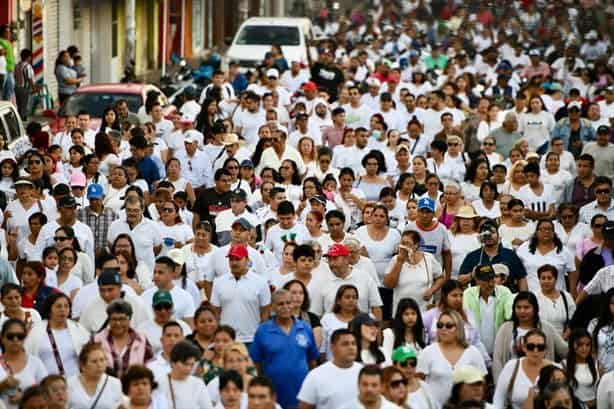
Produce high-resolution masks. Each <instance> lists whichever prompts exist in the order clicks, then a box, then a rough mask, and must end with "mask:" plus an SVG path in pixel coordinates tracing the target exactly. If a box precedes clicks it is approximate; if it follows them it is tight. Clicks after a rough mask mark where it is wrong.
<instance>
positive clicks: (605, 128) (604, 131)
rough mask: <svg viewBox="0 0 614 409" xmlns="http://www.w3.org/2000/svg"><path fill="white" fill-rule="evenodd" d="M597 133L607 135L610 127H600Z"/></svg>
mask: <svg viewBox="0 0 614 409" xmlns="http://www.w3.org/2000/svg"><path fill="white" fill-rule="evenodd" d="M597 133H604V134H609V133H610V127H609V126H607V125H601V126H600V127H599V128H597Z"/></svg>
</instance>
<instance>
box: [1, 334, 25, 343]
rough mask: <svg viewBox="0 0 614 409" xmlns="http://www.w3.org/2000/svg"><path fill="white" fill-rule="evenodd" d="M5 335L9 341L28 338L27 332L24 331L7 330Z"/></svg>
mask: <svg viewBox="0 0 614 409" xmlns="http://www.w3.org/2000/svg"><path fill="white" fill-rule="evenodd" d="M5 337H6V339H8V340H9V341H23V340H24V339H26V334H25V333H23V332H7V333H6V335H5Z"/></svg>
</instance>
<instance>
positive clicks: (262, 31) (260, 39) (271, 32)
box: [237, 26, 301, 46]
mask: <svg viewBox="0 0 614 409" xmlns="http://www.w3.org/2000/svg"><path fill="white" fill-rule="evenodd" d="M273 44H279V45H282V46H284V45H291V46H297V45H300V44H301V40H300V34H299V31H298V28H297V27H290V26H245V27H243V30H241V33H240V34H239V38H238V39H237V45H273Z"/></svg>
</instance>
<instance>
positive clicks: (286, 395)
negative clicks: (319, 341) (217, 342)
mask: <svg viewBox="0 0 614 409" xmlns="http://www.w3.org/2000/svg"><path fill="white" fill-rule="evenodd" d="M272 308H273V312H274V313H275V317H274V318H273V319H271V320H269V321H266V322H264V323H262V324H260V327H258V330H257V331H256V335H255V336H254V342H252V344H251V345H250V347H249V355H250V357H251V358H252V361H254V364H256V366H257V367H258V371H259V372H260V373H261V374H263V375H265V376H267V377H269V378H270V379H271V380H272V381H273V385H274V386H275V392H276V395H277V401H278V402H279V404H280V405H281V406H282V407H283V408H285V409H292V408H298V401H297V399H296V396H297V395H298V392H299V390H300V389H301V385H302V383H303V380H304V379H305V377H306V376H307V373H308V372H309V369H311V368H314V367H315V366H316V364H317V359H318V357H319V352H318V347H317V345H316V341H315V338H314V336H313V332H312V331H311V328H310V327H309V325H307V323H305V322H304V321H302V320H298V319H295V318H294V317H293V316H292V302H291V300H290V292H288V291H287V290H278V291H276V292H275V293H274V294H273V303H272Z"/></svg>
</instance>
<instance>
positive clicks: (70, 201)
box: [58, 195, 77, 209]
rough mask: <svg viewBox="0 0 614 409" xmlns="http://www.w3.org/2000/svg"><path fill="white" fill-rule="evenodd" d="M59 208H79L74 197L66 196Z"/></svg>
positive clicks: (61, 200)
mask: <svg viewBox="0 0 614 409" xmlns="http://www.w3.org/2000/svg"><path fill="white" fill-rule="evenodd" d="M58 207H70V208H73V209H74V208H75V207H77V201H76V200H75V198H74V197H72V196H70V195H68V196H64V197H63V198H61V199H60V203H59V205H58Z"/></svg>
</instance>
